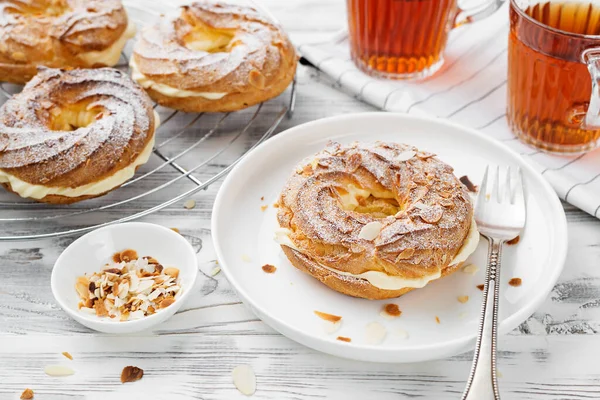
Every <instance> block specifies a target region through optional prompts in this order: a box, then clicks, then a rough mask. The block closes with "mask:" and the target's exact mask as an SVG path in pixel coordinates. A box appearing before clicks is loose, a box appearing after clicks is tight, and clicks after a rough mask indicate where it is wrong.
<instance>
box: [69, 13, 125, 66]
mask: <svg viewBox="0 0 600 400" xmlns="http://www.w3.org/2000/svg"><path fill="white" fill-rule="evenodd" d="M135 32H136V27H135V24H134V23H133V22H132V21H131V20H129V22H128V23H127V28H126V29H125V32H123V34H122V35H121V37H119V38H118V39H117V41H116V42H114V43H113V44H112V45H111V46H110V47H107V48H106V49H104V50H101V51H88V52H87V53H81V54H79V55H78V57H79V58H80V59H81V60H83V61H84V62H85V63H86V64H88V65H96V64H98V65H106V66H109V67H112V66H113V65H116V64H117V63H118V62H119V58H120V57H121V51H123V48H124V47H125V43H126V42H127V41H128V40H129V39H131V38H132V37H134V36H135Z"/></svg>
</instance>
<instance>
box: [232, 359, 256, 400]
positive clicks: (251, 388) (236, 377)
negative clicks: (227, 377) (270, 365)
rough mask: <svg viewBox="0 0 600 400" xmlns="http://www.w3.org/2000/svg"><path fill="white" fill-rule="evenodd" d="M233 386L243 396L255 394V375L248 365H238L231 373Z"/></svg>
mask: <svg viewBox="0 0 600 400" xmlns="http://www.w3.org/2000/svg"><path fill="white" fill-rule="evenodd" d="M231 376H232V378H233V384H234V385H235V387H236V388H237V390H239V391H240V393H242V394H243V395H246V396H252V395H253V394H254V393H255V392H256V375H255V374H254V369H252V367H251V366H249V365H239V366H237V367H235V368H234V369H233V371H232V373H231Z"/></svg>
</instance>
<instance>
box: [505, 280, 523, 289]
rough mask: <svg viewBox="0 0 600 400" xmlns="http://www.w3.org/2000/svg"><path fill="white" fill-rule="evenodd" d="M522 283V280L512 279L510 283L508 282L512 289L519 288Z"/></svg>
mask: <svg viewBox="0 0 600 400" xmlns="http://www.w3.org/2000/svg"><path fill="white" fill-rule="evenodd" d="M522 283H523V280H522V279H521V278H512V279H511V280H510V281H508V284H509V285H510V286H512V287H519V286H521V284H522Z"/></svg>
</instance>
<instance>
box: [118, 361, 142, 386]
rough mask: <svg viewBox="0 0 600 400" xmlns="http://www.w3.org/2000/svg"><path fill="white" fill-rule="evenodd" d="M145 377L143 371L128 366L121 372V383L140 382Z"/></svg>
mask: <svg viewBox="0 0 600 400" xmlns="http://www.w3.org/2000/svg"><path fill="white" fill-rule="evenodd" d="M143 376H144V370H143V369H141V368H138V367H134V366H132V365H128V366H127V367H125V368H123V371H122V372H121V383H127V382H135V381H139V380H140V379H142V377H143Z"/></svg>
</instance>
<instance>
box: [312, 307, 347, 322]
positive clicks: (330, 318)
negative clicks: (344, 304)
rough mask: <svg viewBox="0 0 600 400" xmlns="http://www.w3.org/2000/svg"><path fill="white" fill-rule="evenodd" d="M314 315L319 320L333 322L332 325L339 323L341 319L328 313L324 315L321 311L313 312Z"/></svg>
mask: <svg viewBox="0 0 600 400" xmlns="http://www.w3.org/2000/svg"><path fill="white" fill-rule="evenodd" d="M314 313H315V315H316V316H317V317H319V318H321V319H323V320H325V321H329V322H333V323H335V322H339V321H340V320H341V319H342V317H340V316H337V315H333V314H328V313H324V312H321V311H316V310H315V311H314Z"/></svg>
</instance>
